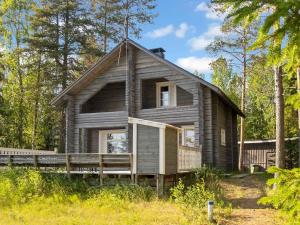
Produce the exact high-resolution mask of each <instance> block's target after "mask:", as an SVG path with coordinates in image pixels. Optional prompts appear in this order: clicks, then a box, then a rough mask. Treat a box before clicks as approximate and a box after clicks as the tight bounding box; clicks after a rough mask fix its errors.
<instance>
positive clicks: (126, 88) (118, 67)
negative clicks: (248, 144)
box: [52, 39, 244, 175]
mask: <svg viewBox="0 0 300 225" xmlns="http://www.w3.org/2000/svg"><path fill="white" fill-rule="evenodd" d="M52 104H53V105H55V106H61V105H63V106H65V110H66V111H65V112H66V152H67V153H106V154H107V153H109V154H112V155H117V154H121V153H131V154H132V158H133V173H134V174H145V175H147V174H162V175H168V174H176V173H178V172H179V171H185V170H188V169H193V168H196V167H200V166H201V165H203V164H206V165H211V166H214V167H217V168H220V169H224V170H233V169H235V168H236V167H237V164H238V149H237V116H238V115H240V116H244V115H243V113H242V112H241V111H240V110H239V108H238V107H237V106H236V105H235V104H234V103H233V102H232V101H231V100H230V99H229V98H228V97H227V96H226V95H225V94H224V93H223V92H222V91H221V90H220V89H219V88H218V87H216V86H214V85H212V84H210V83H209V82H207V81H205V80H203V79H201V78H200V77H198V76H195V75H194V74H191V73H189V72H187V71H186V70H184V69H182V68H180V67H178V66H176V65H175V64H173V63H171V62H169V61H168V60H166V59H165V58H164V50H163V49H162V48H157V49H152V50H149V49H146V48H144V47H142V46H141V45H139V44H137V43H136V42H134V41H132V40H130V39H127V40H124V41H123V42H121V43H120V44H119V45H117V46H116V47H115V48H114V49H112V51H111V52H110V53H108V54H106V55H105V56H104V57H102V58H101V59H100V60H99V61H98V62H97V63H96V64H95V65H94V66H92V67H91V68H90V69H89V70H87V71H86V72H85V73H84V74H83V75H82V76H81V77H79V79H77V80H76V81H75V82H74V83H72V84H71V85H70V86H69V87H68V88H66V89H65V90H63V91H62V92H61V93H60V94H59V95H58V96H57V97H55V99H53V101H52Z"/></svg>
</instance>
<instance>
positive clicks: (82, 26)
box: [0, 0, 156, 150]
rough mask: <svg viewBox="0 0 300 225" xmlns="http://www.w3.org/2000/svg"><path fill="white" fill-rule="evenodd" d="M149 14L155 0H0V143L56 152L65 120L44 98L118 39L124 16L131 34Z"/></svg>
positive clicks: (149, 18) (137, 31)
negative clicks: (105, 42)
mask: <svg viewBox="0 0 300 225" xmlns="http://www.w3.org/2000/svg"><path fill="white" fill-rule="evenodd" d="M127 2H128V5H127ZM110 3H114V5H111V4H110ZM103 4H104V5H105V4H106V5H107V6H108V7H106V8H105V7H103ZM154 9H155V0H132V1H125V0H105V1H104V0H88V1H84V2H83V1H79V0H69V1H62V0H53V1H52V0H51V1H50V0H37V1H31V0H16V1H10V0H3V1H0V16H1V18H0V42H1V43H0V146H3V147H18V148H33V149H51V150H53V149H54V147H58V145H59V144H60V145H59V146H60V148H59V149H60V150H63V148H64V134H65V129H64V123H65V120H64V116H65V115H64V112H63V110H62V109H61V108H58V109H57V110H54V108H53V107H52V106H51V105H50V101H51V100H52V99H53V98H54V96H55V95H57V94H58V93H59V91H61V90H62V89H64V88H66V86H67V85H69V84H70V83H71V82H72V81H74V79H76V78H77V77H78V76H79V75H80V74H82V72H83V71H84V70H85V69H86V68H87V67H89V66H90V65H91V64H93V63H95V62H96V61H97V60H98V58H99V57H101V56H103V54H104V53H105V52H107V51H108V50H109V49H110V48H111V45H109V44H112V43H115V42H119V41H120V40H121V39H123V38H124V20H125V16H126V15H127V12H128V17H129V18H128V25H129V26H128V28H129V33H130V34H131V35H132V36H134V37H139V36H140V33H141V28H140V25H141V24H144V23H150V22H152V20H153V18H154V17H155V16H156V14H154V13H153V10H154ZM104 21H105V23H104ZM104 24H105V25H104ZM104 39H105V40H106V41H107V43H108V44H107V46H106V47H104V46H103V45H104V44H103V40H104ZM58 143H59V144H58Z"/></svg>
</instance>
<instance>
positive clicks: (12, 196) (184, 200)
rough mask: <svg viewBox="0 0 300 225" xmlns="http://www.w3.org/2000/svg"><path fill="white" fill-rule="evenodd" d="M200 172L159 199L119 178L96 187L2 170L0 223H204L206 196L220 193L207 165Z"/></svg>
mask: <svg viewBox="0 0 300 225" xmlns="http://www.w3.org/2000/svg"><path fill="white" fill-rule="evenodd" d="M203 172H204V171H198V172H197V173H196V174H194V175H193V177H194V178H193V179H192V180H193V181H192V183H193V185H191V186H190V187H189V186H187V185H186V184H183V183H182V182H180V183H179V184H178V186H177V187H175V188H174V189H173V191H172V200H168V199H158V198H157V197H156V193H155V191H154V189H153V188H151V187H142V186H138V185H122V184H117V185H115V186H111V187H101V188H100V187H95V186H91V185H89V184H88V183H87V182H85V181H84V180H83V179H80V178H78V179H76V178H73V179H72V180H69V179H67V177H66V176H64V175H62V174H42V173H40V172H39V171H37V170H32V169H24V168H22V169H21V168H19V169H12V168H10V169H7V170H2V171H0V218H1V219H0V225H2V224H3V225H4V224H5V225H9V224H14V225H15V224H31V225H35V224H38V225H40V224H44V225H46V224H51V225H55V224H72V225H74V224H94V225H95V224H138V225H141V224H147V225H149V224H155V225H157V224H186V225H188V224H208V221H207V219H206V212H205V209H202V207H204V206H205V202H206V200H207V199H218V194H216V193H217V192H214V191H215V190H217V189H210V186H211V185H213V184H215V185H216V184H217V183H216V181H215V180H214V179H212V176H214V175H212V174H211V175H209V173H210V171H206V172H205V176H204V175H203V174H202V175H200V174H201V173H203ZM204 177H205V179H207V180H208V182H205V180H204ZM210 179H211V180H210ZM180 185H184V187H183V188H181V187H182V186H180ZM176 191H177V192H176ZM176 193H177V194H176ZM201 198H203V199H201ZM200 199H201V200H200ZM186 205H188V207H185V206H186ZM223 217H224V210H223V209H222V211H221V210H219V213H218V212H217V213H216V218H217V219H218V220H219V221H220V220H222V219H223Z"/></svg>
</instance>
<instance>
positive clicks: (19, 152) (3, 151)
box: [0, 147, 55, 155]
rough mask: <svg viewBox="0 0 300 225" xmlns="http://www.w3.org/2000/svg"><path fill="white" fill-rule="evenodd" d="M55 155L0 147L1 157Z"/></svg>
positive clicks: (40, 151) (39, 151)
mask: <svg viewBox="0 0 300 225" xmlns="http://www.w3.org/2000/svg"><path fill="white" fill-rule="evenodd" d="M42 154H55V152H54V151H46V150H32V149H16V148H3V147H0V155H42Z"/></svg>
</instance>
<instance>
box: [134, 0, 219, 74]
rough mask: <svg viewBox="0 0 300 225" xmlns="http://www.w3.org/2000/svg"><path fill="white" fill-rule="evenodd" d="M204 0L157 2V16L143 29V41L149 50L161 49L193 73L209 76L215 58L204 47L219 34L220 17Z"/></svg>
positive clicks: (161, 0) (140, 40)
mask: <svg viewBox="0 0 300 225" xmlns="http://www.w3.org/2000/svg"><path fill="white" fill-rule="evenodd" d="M206 3H207V1H204V0H172V1H171V0H157V8H156V11H157V12H158V13H159V15H158V17H156V18H155V19H154V23H153V24H146V25H143V26H142V29H143V33H142V38H141V39H136V41H137V42H138V43H140V44H142V45H143V46H144V47H146V48H156V47H162V48H164V49H165V50H166V58H167V59H168V60H170V61H172V62H174V63H176V64H177V65H179V66H181V67H183V68H185V69H187V70H189V71H191V72H194V71H195V70H197V71H198V72H201V73H205V74H209V73H210V70H209V62H211V61H212V60H213V59H214V57H213V56H211V55H209V54H208V53H207V52H206V51H205V47H206V46H207V45H208V44H209V43H210V42H211V41H212V40H213V38H214V37H215V36H216V35H220V24H221V22H222V19H223V18H222V16H221V17H220V16H219V15H217V14H216V13H215V12H213V11H212V10H210V9H209V8H208V7H207V6H206Z"/></svg>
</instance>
